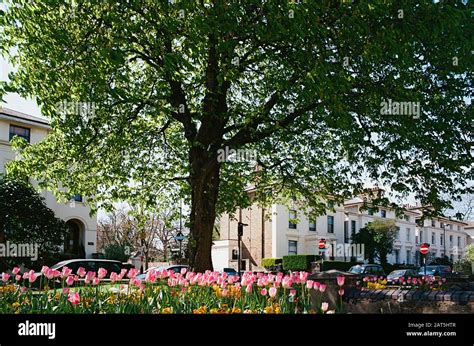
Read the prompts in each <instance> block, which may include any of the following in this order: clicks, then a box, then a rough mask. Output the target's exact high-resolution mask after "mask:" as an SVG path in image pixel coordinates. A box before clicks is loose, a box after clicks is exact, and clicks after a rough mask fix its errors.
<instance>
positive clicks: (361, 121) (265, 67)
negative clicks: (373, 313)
mask: <svg viewBox="0 0 474 346" xmlns="http://www.w3.org/2000/svg"><path fill="white" fill-rule="evenodd" d="M473 34H474V33H473V26H472V22H471V9H470V7H469V4H465V3H464V2H463V1H439V2H434V1H420V2H417V3H410V2H407V3H401V2H397V1H394V2H390V1H383V2H377V3H373V2H371V1H352V2H350V1H347V2H343V1H331V2H326V1H301V2H299V1H287V0H284V1H283V0H276V1H260V0H246V1H204V0H202V1H146V0H142V1H138V0H127V1H112V0H105V1H104V0H100V1H99V0H91V1H74V2H72V1H66V0H64V1H35V2H32V1H20V0H18V1H17V0H13V1H10V3H9V4H8V5H7V9H6V10H5V11H4V12H2V13H1V17H0V40H1V42H2V45H1V47H0V49H1V50H2V53H3V54H4V55H6V56H7V57H8V58H9V59H10V61H11V62H12V63H13V64H15V65H16V67H17V70H16V72H14V73H12V74H11V75H10V81H9V82H8V83H5V84H4V85H3V86H2V90H3V92H18V93H19V94H21V95H24V96H32V97H35V98H36V99H37V101H38V102H39V104H40V105H41V107H42V112H43V114H44V115H45V116H48V117H49V118H50V119H51V124H52V132H51V134H50V135H49V136H48V138H47V139H46V140H44V141H42V142H41V143H39V144H36V145H33V146H26V145H25V144H23V145H20V144H19V143H18V145H17V149H18V150H20V151H21V156H22V158H23V161H22V162H14V163H13V164H12V165H10V166H9V170H10V172H13V173H15V174H19V175H20V174H29V175H32V176H34V177H36V178H37V179H38V180H39V181H41V184H42V186H43V187H47V188H49V189H54V190H57V191H58V186H59V182H61V183H62V184H63V186H66V187H68V188H69V189H73V190H74V191H79V192H81V193H82V194H84V195H89V196H91V201H95V202H96V203H97V205H102V206H106V205H107V204H110V203H112V202H113V201H116V200H127V199H128V198H130V197H132V198H138V199H140V200H141V201H143V202H145V203H148V204H150V205H153V203H154V200H155V198H156V196H157V195H158V194H159V193H160V192H159V191H160V190H161V189H167V188H174V189H177V190H178V191H179V193H180V195H181V196H183V197H185V198H186V200H187V201H188V203H189V205H190V214H189V226H190V229H191V233H192V239H191V240H190V241H189V245H190V247H191V254H192V255H191V264H192V265H194V267H195V269H196V270H204V269H210V268H212V263H211V255H210V250H211V243H212V229H213V224H214V222H215V219H216V216H217V215H218V214H219V213H220V212H223V211H233V210H235V208H236V207H237V206H246V205H248V203H249V199H248V196H247V194H246V193H245V188H246V187H247V186H248V185H249V184H253V185H255V187H256V191H257V193H256V195H255V197H256V198H257V199H259V200H262V203H263V202H265V201H267V202H268V201H270V200H271V201H273V202H275V201H278V200H280V199H285V198H297V197H302V198H303V197H304V198H305V200H306V201H307V203H306V206H307V207H308V208H311V209H312V210H313V212H314V211H317V212H320V213H321V212H324V209H325V206H324V204H323V203H321V198H320V197H321V196H326V195H328V194H331V195H332V196H335V198H336V199H339V200H342V199H343V198H344V197H347V196H348V195H351V194H352V193H354V191H358V190H360V189H361V187H362V185H363V183H364V182H365V181H366V180H367V179H371V180H372V181H377V182H379V183H380V184H381V185H385V186H390V187H391V191H392V192H393V193H396V194H398V195H399V196H406V195H407V194H409V193H413V194H414V196H415V197H416V198H418V199H419V200H420V201H421V202H422V203H424V204H431V205H432V206H434V208H435V209H441V208H442V207H445V206H446V205H448V204H449V202H447V201H446V200H443V198H442V196H444V194H445V193H447V194H448V195H449V196H450V198H453V197H456V196H458V195H459V194H461V193H466V192H468V191H471V192H472V190H473V188H472V186H469V187H467V183H466V182H467V181H469V180H468V179H472V178H473V170H472V162H473V161H472V158H473V156H472V151H471V148H472V142H473V132H472V120H473V116H472V114H473V113H472V104H471V103H470V100H469V98H470V97H471V96H472V90H473V89H472V68H473V66H474V64H473V62H474V56H473V55H472V53H471V51H472V50H473V48H474V47H473V39H472V38H473V37H474V35H473ZM84 104H87V105H88V107H82V106H83V105H84ZM77 105H80V106H81V107H77ZM226 148H227V149H232V150H247V151H251V152H252V153H256V154H257V155H256V158H254V159H252V160H250V162H249V161H246V160H231V158H227V159H226V160H222V159H218V158H219V157H220V156H219V154H221V153H222V150H223V149H226ZM250 156H252V155H250ZM252 157H253V156H252ZM136 181H146V184H145V185H143V184H138V185H137V184H135V183H134V182H136ZM143 186H146V188H143ZM59 192H60V191H59Z"/></svg>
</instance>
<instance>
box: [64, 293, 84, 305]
mask: <svg viewBox="0 0 474 346" xmlns="http://www.w3.org/2000/svg"><path fill="white" fill-rule="evenodd" d="M67 300H69V301H70V302H71V304H72V305H77V304H79V302H80V301H81V297H80V296H79V293H77V292H76V293H69V298H68V299H67Z"/></svg>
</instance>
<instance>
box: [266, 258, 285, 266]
mask: <svg viewBox="0 0 474 346" xmlns="http://www.w3.org/2000/svg"><path fill="white" fill-rule="evenodd" d="M282 262H283V259H282V258H262V261H261V264H262V267H264V268H272V267H276V266H277V265H279V264H281V263H282Z"/></svg>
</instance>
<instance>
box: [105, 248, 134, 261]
mask: <svg viewBox="0 0 474 346" xmlns="http://www.w3.org/2000/svg"><path fill="white" fill-rule="evenodd" d="M127 252H128V251H126V246H123V245H119V244H110V245H107V246H106V247H105V248H104V253H105V258H107V259H110V260H116V261H120V262H127V261H128V258H129V257H130V255H129V254H127Z"/></svg>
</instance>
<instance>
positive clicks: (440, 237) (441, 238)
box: [439, 234, 444, 246]
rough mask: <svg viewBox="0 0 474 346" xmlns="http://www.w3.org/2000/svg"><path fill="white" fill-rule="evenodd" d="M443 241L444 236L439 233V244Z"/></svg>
mask: <svg viewBox="0 0 474 346" xmlns="http://www.w3.org/2000/svg"><path fill="white" fill-rule="evenodd" d="M443 243H444V236H443V235H442V234H440V235H439V245H441V246H442V245H443Z"/></svg>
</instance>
